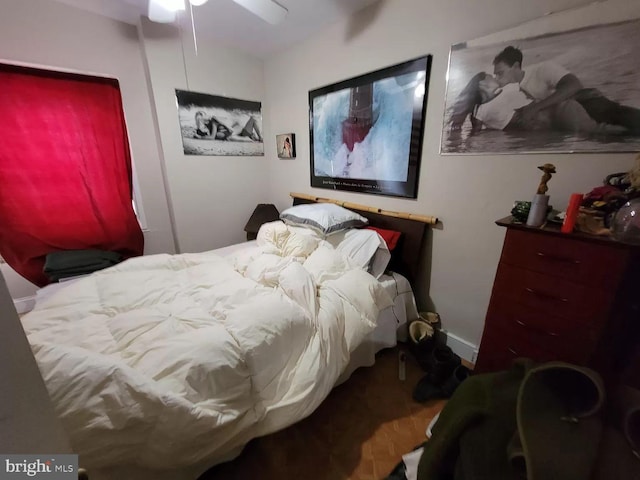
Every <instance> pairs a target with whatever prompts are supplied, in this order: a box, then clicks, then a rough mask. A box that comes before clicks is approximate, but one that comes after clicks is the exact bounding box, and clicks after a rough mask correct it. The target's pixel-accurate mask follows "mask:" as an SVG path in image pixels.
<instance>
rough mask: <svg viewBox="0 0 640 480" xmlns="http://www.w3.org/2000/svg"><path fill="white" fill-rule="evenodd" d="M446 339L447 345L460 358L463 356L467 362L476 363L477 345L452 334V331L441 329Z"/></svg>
mask: <svg viewBox="0 0 640 480" xmlns="http://www.w3.org/2000/svg"><path fill="white" fill-rule="evenodd" d="M442 333H444V335H445V336H446V339H447V345H448V346H449V347H451V350H453V353H455V354H456V355H459V356H460V358H464V359H465V360H466V361H467V362H470V363H474V364H475V363H476V359H477V357H478V346H477V345H474V344H473V343H469V342H467V341H466V340H463V339H462V338H460V337H458V336H457V335H454V334H453V333H450V332H447V331H442Z"/></svg>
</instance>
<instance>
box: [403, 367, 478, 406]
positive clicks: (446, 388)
mask: <svg viewBox="0 0 640 480" xmlns="http://www.w3.org/2000/svg"><path fill="white" fill-rule="evenodd" d="M470 373H471V372H470V370H469V369H468V368H467V367H465V366H464V365H458V366H457V367H456V368H455V369H454V370H453V372H451V375H450V376H449V377H448V378H446V379H445V381H444V382H443V383H442V384H441V385H435V384H433V383H432V382H431V381H430V378H429V374H427V375H425V376H424V377H422V378H421V379H420V381H419V382H418V384H417V385H416V387H415V388H414V390H413V399H414V400H415V401H416V402H419V403H423V402H426V401H428V400H434V399H437V398H449V397H451V395H453V392H455V391H456V389H457V388H458V387H459V386H460V384H461V383H462V382H464V381H465V380H466V379H467V378H468V377H469V375H470Z"/></svg>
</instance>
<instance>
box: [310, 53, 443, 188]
mask: <svg viewBox="0 0 640 480" xmlns="http://www.w3.org/2000/svg"><path fill="white" fill-rule="evenodd" d="M430 68H431V55H427V56H424V57H420V58H416V59H414V60H410V61H408V62H404V63H401V64H398V65H394V66H391V67H387V68H383V69H381V70H377V71H375V72H371V73H367V74H365V75H361V76H358V77H355V78H351V79H349V80H345V81H342V82H339V83H335V84H333V85H327V86H325V87H322V88H318V89H316V90H313V91H310V92H309V137H310V146H311V169H310V170H311V186H312V187H318V188H326V189H331V190H349V191H354V192H361V193H372V194H379V195H388V196H395V197H406V198H416V197H417V194H418V177H419V170H420V157H421V152H422V137H423V131H424V115H425V109H426V98H427V89H428V85H429V73H430Z"/></svg>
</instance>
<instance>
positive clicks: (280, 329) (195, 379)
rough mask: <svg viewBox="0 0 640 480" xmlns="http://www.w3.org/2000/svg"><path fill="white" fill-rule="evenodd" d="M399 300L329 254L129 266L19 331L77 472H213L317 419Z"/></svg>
mask: <svg viewBox="0 0 640 480" xmlns="http://www.w3.org/2000/svg"><path fill="white" fill-rule="evenodd" d="M389 305H391V299H390V298H389V296H388V295H387V293H386V292H385V291H384V289H383V288H382V287H381V286H380V284H379V283H378V282H377V281H376V280H375V279H374V278H373V277H372V276H371V275H369V274H368V273H366V272H364V271H362V270H361V269H359V268H353V267H351V266H350V262H349V261H348V259H345V258H344V257H342V256H341V255H340V254H339V253H338V252H336V251H335V250H334V249H333V247H332V246H331V245H329V244H328V243H326V242H324V241H321V240H318V239H317V238H314V237H312V236H307V235H301V234H299V233H296V232H294V231H293V230H289V229H288V228H287V227H286V226H285V225H284V224H282V223H280V222H274V223H271V224H267V225H265V226H263V228H262V230H261V231H260V235H259V237H258V246H257V247H254V248H251V249H248V250H243V251H242V252H241V253H239V254H235V255H232V256H230V257H226V258H222V257H219V256H217V255H215V254H212V253H201V254H184V255H175V256H170V255H154V256H147V257H140V258H136V259H132V260H129V261H126V262H124V263H122V264H120V265H118V266H116V267H113V268H110V269H108V270H104V271H102V272H98V273H96V274H94V275H92V276H90V277H88V278H86V279H83V280H80V281H78V282H76V283H75V284H73V285H70V286H69V287H67V288H65V289H63V290H61V291H59V292H57V293H56V294H54V295H53V296H52V297H51V298H49V299H47V300H46V301H45V302H44V303H42V304H40V305H38V306H37V307H36V309H35V310H34V311H33V312H31V313H30V314H29V315H27V316H25V317H24V319H23V323H24V327H25V330H26V332H27V335H28V338H29V342H30V343H31V346H32V349H33V352H34V354H35V356H36V359H37V361H38V365H39V366H40V371H41V372H42V375H43V377H44V380H45V383H46V385H47V388H48V390H49V393H50V395H51V398H52V400H53V402H54V405H55V408H56V411H57V413H58V414H59V416H60V417H61V419H62V422H63V424H64V427H65V428H66V431H67V432H68V434H69V436H70V438H71V441H72V446H73V448H74V450H75V451H76V452H77V453H79V454H80V458H81V464H82V465H84V466H87V467H107V466H113V465H119V466H123V465H140V466H142V467H145V468H176V467H182V466H186V465H192V464H195V463H197V462H203V461H205V462H208V463H210V464H211V465H213V464H215V463H216V462H218V461H220V460H221V459H223V458H225V457H226V456H228V455H229V453H230V452H232V451H234V450H237V448H238V447H239V446H241V445H243V444H245V443H246V442H247V441H248V440H250V439H251V438H253V437H256V436H260V435H264V434H267V433H270V432H273V431H275V430H278V429H281V428H284V427H286V426H288V425H290V424H292V423H294V422H295V421H297V420H299V419H301V418H303V417H305V416H307V415H309V414H310V413H311V412H312V411H313V410H314V409H315V408H316V407H317V406H318V405H319V404H320V402H321V401H322V400H323V399H324V398H325V397H326V395H327V394H328V393H329V391H330V390H331V388H332V387H333V385H334V382H335V381H336V379H337V378H338V376H339V375H340V373H341V372H342V370H343V368H344V367H345V366H346V365H347V363H348V361H349V353H350V351H353V349H354V348H355V347H356V346H358V344H359V343H360V342H361V341H362V339H363V338H364V336H365V335H366V334H368V333H369V332H370V331H371V330H373V328H374V327H375V322H376V319H377V317H378V313H379V310H381V309H383V308H386V307H387V306H389Z"/></svg>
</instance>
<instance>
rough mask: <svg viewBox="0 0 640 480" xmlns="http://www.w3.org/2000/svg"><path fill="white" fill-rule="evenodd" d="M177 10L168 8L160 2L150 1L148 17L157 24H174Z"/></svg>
mask: <svg viewBox="0 0 640 480" xmlns="http://www.w3.org/2000/svg"><path fill="white" fill-rule="evenodd" d="M176 14H177V12H176V10H173V9H170V8H167V7H166V6H165V5H164V4H163V3H162V2H160V1H158V0H149V9H148V11H147V16H148V17H149V20H151V21H152V22H156V23H172V22H175V20H176Z"/></svg>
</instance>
